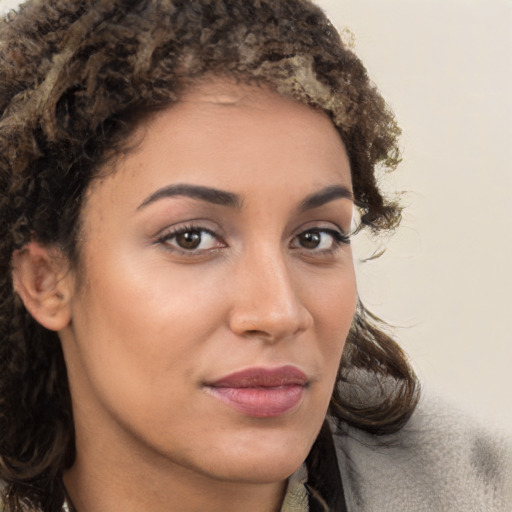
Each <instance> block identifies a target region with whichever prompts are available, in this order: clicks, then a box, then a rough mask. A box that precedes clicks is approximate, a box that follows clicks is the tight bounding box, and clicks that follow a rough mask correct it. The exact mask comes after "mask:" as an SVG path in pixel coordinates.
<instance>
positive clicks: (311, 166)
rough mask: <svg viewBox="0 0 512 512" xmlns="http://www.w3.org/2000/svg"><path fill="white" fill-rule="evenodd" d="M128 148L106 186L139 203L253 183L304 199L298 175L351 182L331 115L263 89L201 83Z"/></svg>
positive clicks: (306, 182)
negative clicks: (183, 188)
mask: <svg viewBox="0 0 512 512" xmlns="http://www.w3.org/2000/svg"><path fill="white" fill-rule="evenodd" d="M128 146H129V147H131V148H132V149H130V151H129V152H128V153H127V155H126V156H124V157H122V158H120V159H119V160H118V161H117V162H116V163H115V169H114V172H112V173H108V175H107V181H108V180H110V181H115V182H117V183H116V185H115V187H114V188H115V195H116V197H117V198H119V197H124V198H125V199H128V198H129V197H133V201H137V200H140V201H142V199H141V198H140V197H136V196H137V195H142V194H143V193H147V194H149V193H151V191H152V190H155V189H157V188H159V187H162V186H165V185H168V184H170V183H195V184H198V185H205V186H211V187H215V188H223V189H226V190H230V189H233V191H234V192H237V193H238V192H240V193H241V194H242V195H243V194H244V193H245V192H246V190H244V189H246V188H247V186H248V185H250V186H251V187H254V186H256V185H257V186H258V187H259V189H260V190H262V191H263V190H265V191H266V192H268V193H272V192H274V193H275V191H278V192H279V193H280V194H284V193H285V192H288V189H289V185H290V182H291V180H293V181H294V182H295V187H296V189H297V194H303V195H304V194H305V192H307V191H308V190H301V187H299V179H298V178H299V177H300V179H301V182H302V185H303V187H302V188H303V189H307V188H312V187H313V188H321V187H322V186H328V185H331V184H332V182H339V181H340V180H341V181H342V182H343V184H344V185H346V186H350V184H351V179H350V167H349V163H348V158H347V155H346V151H345V148H344V145H343V142H342V140H341V137H340V136H339V133H338V132H337V130H336V128H335V127H334V125H333V124H332V122H331V121H330V119H329V117H328V116H327V115H326V114H325V113H324V112H323V111H319V110H315V109H313V108H312V107H309V106H307V105H304V104H302V103H299V102H297V101H296V100H293V99H290V98H286V97H283V96H281V95H280V94H278V93H276V92H274V91H272V90H270V89H269V88H267V87H264V86H255V85H246V84H236V83H233V82H229V81H227V80H222V79H217V78H214V79H211V80H208V81H206V80H203V81H201V82H199V83H197V84H195V85H194V86H192V87H189V88H188V89H187V91H186V92H185V93H184V94H183V96H182V98H181V100H180V101H179V102H178V103H176V104H175V105H173V106H172V107H170V108H169V109H166V110H164V111H162V112H159V113H158V114H156V115H154V116H152V117H151V118H149V119H148V120H146V121H145V122H144V123H142V124H141V125H140V126H139V127H138V128H137V129H136V131H135V133H134V136H133V140H132V141H130V144H129V145H128ZM104 181H105V180H98V182H97V185H99V184H101V183H103V182H104ZM97 189H98V187H97V186H92V187H91V189H90V191H89V192H90V194H91V193H92V194H94V193H95V191H97ZM237 189H239V190H237ZM137 192H140V194H137ZM90 194H89V195H90ZM133 206H135V203H134V205H133Z"/></svg>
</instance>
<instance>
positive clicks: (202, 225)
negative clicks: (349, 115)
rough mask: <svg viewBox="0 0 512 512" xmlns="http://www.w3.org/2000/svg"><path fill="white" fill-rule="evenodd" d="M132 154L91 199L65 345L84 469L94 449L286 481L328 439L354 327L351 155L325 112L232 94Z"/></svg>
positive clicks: (154, 134)
mask: <svg viewBox="0 0 512 512" xmlns="http://www.w3.org/2000/svg"><path fill="white" fill-rule="evenodd" d="M134 140H135V144H136V146H135V148H134V149H132V150H130V152H129V154H128V155H127V156H126V157H124V158H122V159H120V160H119V161H118V162H117V163H116V164H115V170H114V172H112V173H110V174H108V173H107V174H106V177H104V178H102V179H98V180H97V181H96V182H94V184H93V185H92V186H91V188H90V190H89V193H88V196H87V199H86V203H85V205H84V208H83V212H82V213H83V214H82V239H81V245H80V247H81V249H80V250H81V268H80V269H79V272H78V273H79V276H80V279H78V276H76V279H75V281H76V282H77V283H78V282H79V283H80V284H79V285H78V284H77V285H76V286H75V287H74V289H73V290H74V291H73V293H72V296H71V299H70V308H71V318H72V319H71V323H70V324H69V326H67V327H66V328H65V329H64V330H63V331H61V332H60V336H61V339H62V343H63V348H64V352H65V358H66V364H67V367H68V373H69V379H70V386H71V393H72V399H73V407H74V418H75V423H76V439H77V453H78V457H77V463H80V461H81V460H83V459H84V458H86V457H88V456H92V455H93V454H94V451H95V450H96V451H98V452H101V456H102V457H103V459H102V460H103V463H105V464H108V463H109V461H110V462H113V463H115V464H117V467H123V464H130V463H131V464H133V463H134V461H135V462H136V464H138V465H139V467H145V464H146V465H147V467H150V466H151V465H152V464H153V465H154V464H159V465H161V466H162V467H163V466H165V467H166V469H167V470H169V471H176V472H177V473H179V472H180V471H185V472H188V473H189V474H196V475H202V476H203V477H207V478H213V479H220V480H229V481H245V482H272V481H278V480H282V479H284V478H286V477H287V476H289V475H290V474H291V473H292V472H293V471H294V470H295V469H296V468H297V467H298V466H299V465H300V464H301V463H302V461H303V460H304V458H305V457H306V455H307V453H308V451H309V449H310V447H311V445H312V443H313V441H314V439H315V437H316V435H317V433H318V431H319V429H320V426H321V424H322V421H323V419H324V416H325V413H326V410H327V406H328V403H329V399H330V396H331V392H332V388H333V385H334V381H335V376H336V372H337V368H338V364H339V361H340V357H341V353H342V349H343V346H344V343H345V338H346V336H347V333H348V330H349V327H350V324H351V321H352V317H353V314H354V308H355V302H356V285H355V277H354V270H353V264H352V254H351V248H350V245H349V244H348V243H347V238H346V237H347V233H348V232H349V230H350V226H351V216H352V207H353V203H352V200H351V178H350V169H349V162H348V159H347V155H346V151H345V148H344V146H343V143H342V141H341V140H340V138H339V136H338V134H337V132H336V131H335V129H334V127H333V125H332V124H331V122H330V121H329V119H328V118H327V117H326V116H325V115H324V114H323V113H319V112H317V111H315V110H313V109H311V108H309V107H307V106H304V105H302V104H299V103H296V102H294V101H292V100H289V99H284V98H283V97H280V96H279V95H277V94H276V93H273V92H270V91H269V90H266V89H263V88H255V87H249V86H241V85H231V84H229V83H222V82H219V83H214V84H212V83H210V84H209V85H203V86H198V87H196V88H195V89H193V90H191V91H190V92H189V93H188V94H187V95H186V96H185V97H184V99H183V101H182V102H181V103H179V104H177V105H176V106H173V107H172V108H171V109H169V110H167V111H165V112H162V113H160V114H158V116H157V117H156V118H153V119H152V120H151V121H150V122H148V123H146V125H144V126H142V127H140V129H139V130H138V132H137V134H136V136H135V138H134ZM70 276H71V278H72V277H73V274H72V273H71V275H70ZM84 447H87V452H86V451H85V449H84ZM190 471H192V473H190Z"/></svg>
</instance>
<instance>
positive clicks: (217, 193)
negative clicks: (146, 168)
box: [137, 183, 243, 210]
mask: <svg viewBox="0 0 512 512" xmlns="http://www.w3.org/2000/svg"><path fill="white" fill-rule="evenodd" d="M174 196H185V197H191V198H193V199H200V200H201V201H206V202H208V203H212V204H220V205H222V206H229V207H231V208H236V209H238V210H239V209H241V208H242V202H243V201H242V199H241V197H240V196H238V195H237V194H233V192H227V191H225V190H219V189H216V188H211V187H204V186H201V185H189V184H186V183H181V184H177V185H169V186H167V187H163V188H160V189H158V190H157V191H156V192H153V193H152V194H151V195H150V196H149V197H147V198H146V199H144V201H142V203H141V204H140V205H139V206H138V207H137V210H140V209H142V208H144V207H146V206H148V205H149V204H151V203H154V202H155V201H159V200H160V199H164V198H167V197H174Z"/></svg>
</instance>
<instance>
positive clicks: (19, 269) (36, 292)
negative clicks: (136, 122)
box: [12, 242, 72, 331]
mask: <svg viewBox="0 0 512 512" xmlns="http://www.w3.org/2000/svg"><path fill="white" fill-rule="evenodd" d="M68 274H69V262H68V260H67V259H66V258H65V256H64V255H63V254H62V253H61V252H60V251H58V250H57V249H54V248H49V247H45V246H42V245H40V244H38V243H36V242H30V243H29V244H27V245H25V246H24V247H22V248H21V249H19V250H17V251H14V253H13V256H12V280H13V285H14V289H15V291H16V292H17V294H18V295H19V296H20V298H21V300H22V301H23V303H24V304H25V307H26V308H27V310H28V312H29V313H30V314H31V315H32V316H33V317H34V319H35V320H37V322H39V323H40V324H41V325H42V326H43V327H46V328H47V329H50V330H52V331H60V330H61V329H63V328H64V327H66V326H67V325H68V324H69V322H70V319H71V311H70V304H69V299H70V294H71V290H72V288H71V283H70V276H69V275H68Z"/></svg>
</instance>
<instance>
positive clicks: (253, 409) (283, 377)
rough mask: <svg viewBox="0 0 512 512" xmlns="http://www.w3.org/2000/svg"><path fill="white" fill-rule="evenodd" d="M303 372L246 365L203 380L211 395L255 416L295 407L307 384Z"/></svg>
mask: <svg viewBox="0 0 512 512" xmlns="http://www.w3.org/2000/svg"><path fill="white" fill-rule="evenodd" d="M307 383H308V380H307V377H306V375H305V374H304V373H303V372H302V371H301V370H299V369H298V368H296V367H295V366H282V367H279V368H249V369H247V370H242V371H240V372H235V373H232V374H229V375H226V376H224V377H221V378H220V379H218V380H216V381H214V382H212V383H208V384H206V386H205V388H206V390H207V391H208V392H209V394H211V395H212V396H214V397H215V398H217V399H219V400H220V401H221V402H223V403H224V404H226V405H228V406H230V407H232V408H233V409H235V410H237V411H238V412H241V413H243V414H246V415H248V416H253V417H257V418H271V417H276V416H281V415H283V414H285V413H287V412H289V411H291V410H292V409H295V408H296V407H297V406H298V405H299V404H300V403H301V402H302V399H303V396H304V392H305V389H306V386H307Z"/></svg>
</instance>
